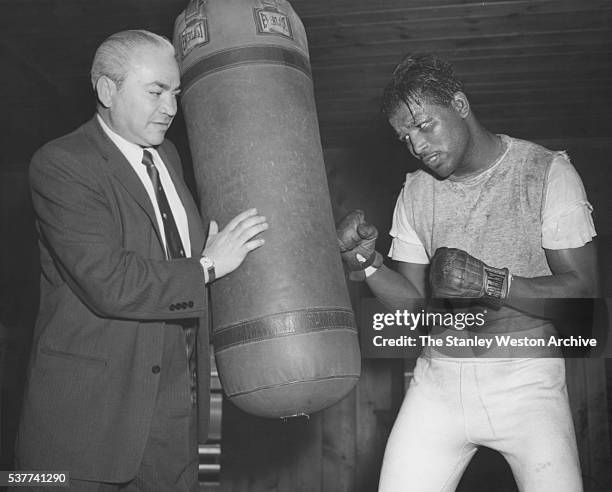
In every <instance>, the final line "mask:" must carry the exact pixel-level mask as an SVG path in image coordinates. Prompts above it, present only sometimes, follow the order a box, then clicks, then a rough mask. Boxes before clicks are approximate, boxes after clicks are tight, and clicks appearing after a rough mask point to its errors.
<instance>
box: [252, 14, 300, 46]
mask: <svg viewBox="0 0 612 492" xmlns="http://www.w3.org/2000/svg"><path fill="white" fill-rule="evenodd" d="M253 13H254V15H255V24H256V25H257V33H258V34H274V35H276V36H283V37H285V38H289V39H293V32H292V31H291V22H290V21H289V16H287V15H286V14H283V13H282V12H280V11H279V10H272V9H265V8H264V9H253Z"/></svg>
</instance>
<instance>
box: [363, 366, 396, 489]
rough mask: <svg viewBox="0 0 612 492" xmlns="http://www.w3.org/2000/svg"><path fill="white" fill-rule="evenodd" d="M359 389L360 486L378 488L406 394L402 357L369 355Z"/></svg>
mask: <svg viewBox="0 0 612 492" xmlns="http://www.w3.org/2000/svg"><path fill="white" fill-rule="evenodd" d="M362 368H363V369H362V371H363V372H362V376H361V381H360V383H359V387H358V389H357V395H358V407H357V487H358V488H357V489H356V491H358V492H370V491H372V490H376V488H377V484H378V479H379V475H380V467H381V464H382V458H383V454H384V450H385V445H386V443H387V439H388V438H389V433H390V432H391V427H392V426H393V422H394V420H395V417H396V415H397V411H398V409H399V404H400V402H401V398H402V397H403V393H402V388H403V367H402V361H401V360H386V359H366V360H364V361H363V365H362Z"/></svg>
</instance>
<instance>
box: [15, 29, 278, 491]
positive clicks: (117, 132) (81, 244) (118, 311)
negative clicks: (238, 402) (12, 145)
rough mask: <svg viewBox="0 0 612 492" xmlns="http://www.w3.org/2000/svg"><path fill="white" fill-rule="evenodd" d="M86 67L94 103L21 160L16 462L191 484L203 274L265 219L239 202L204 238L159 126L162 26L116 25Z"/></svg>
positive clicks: (89, 479)
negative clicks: (23, 301)
mask: <svg viewBox="0 0 612 492" xmlns="http://www.w3.org/2000/svg"><path fill="white" fill-rule="evenodd" d="M91 78H92V83H93V86H94V89H95V91H96V94H97V97H98V111H97V114H96V115H95V116H94V118H93V119H92V120H91V121H89V122H87V123H85V124H84V125H83V126H81V127H80V128H78V129H77V130H76V131H74V132H72V133H70V134H69V135H66V136H64V137H62V138H59V139H57V140H55V141H53V142H50V143H48V144H47V145H45V146H44V147H42V148H41V149H40V150H39V151H38V152H37V153H36V154H35V156H34V157H33V159H32V164H31V167H30V183H31V190H32V198H33V203H34V208H35V211H36V215H37V227H38V231H39V244H40V254H41V267H42V275H41V302H40V310H39V314H38V319H37V323H36V328H35V333H34V342H33V350H32V355H31V361H30V368H29V372H28V383H27V387H26V392H25V397H24V404H23V411H22V419H21V423H20V428H19V433H18V442H17V453H16V454H17V467H18V469H21V470H25V469H27V470H57V471H68V472H69V473H70V480H71V488H72V489H73V490H79V491H81V490H82V491H89V490H130V491H131V490H142V491H147V492H150V491H157V490H159V491H182V490H185V491H187V490H190V491H193V490H197V468H198V455H197V437H198V431H199V437H200V439H205V436H206V427H207V424H208V398H209V394H208V380H209V352H208V332H207V325H206V318H207V296H206V284H209V283H210V282H212V281H214V280H215V278H219V277H222V276H223V275H226V274H228V273H230V272H231V271H233V270H234V269H236V268H237V267H238V266H239V265H240V264H241V263H242V261H243V260H244V258H245V256H246V255H247V254H248V253H249V252H250V251H251V250H253V249H255V248H258V247H260V246H261V245H262V244H263V242H264V240H263V239H262V238H254V237H255V236H256V235H257V234H259V233H261V232H263V231H264V230H265V229H267V227H268V225H267V222H266V219H265V217H263V216H260V215H258V213H257V211H256V210H255V209H251V210H247V211H245V212H243V213H242V214H240V215H238V216H237V217H236V218H234V219H233V220H232V221H230V222H229V223H228V224H227V226H226V227H225V228H223V229H222V230H221V231H219V230H218V226H217V224H216V223H215V222H214V221H213V222H211V225H210V229H209V234H208V239H207V240H206V241H205V232H204V230H203V226H202V223H201V219H200V216H199V214H198V210H197V208H196V205H195V203H194V201H193V199H192V197H191V196H190V194H189V191H188V190H187V188H186V186H185V184H184V182H183V180H182V171H181V163H180V159H179V156H178V154H177V152H176V149H175V148H174V146H173V145H172V144H171V143H170V142H169V141H167V140H164V137H165V133H166V130H167V129H168V127H169V125H170V124H171V122H172V119H173V117H174V115H175V114H176V110H177V104H176V95H177V94H178V92H179V83H180V80H179V70H178V67H177V63H176V61H175V58H174V49H173V47H172V44H170V43H169V42H168V40H166V39H165V38H162V37H160V36H157V35H155V34H153V33H150V32H147V31H125V32H121V33H117V34H115V35H113V36H111V37H109V38H108V39H107V40H105V41H104V42H103V43H102V44H101V45H100V47H99V48H98V50H97V52H96V55H95V57H94V61H93V65H92V71H91ZM196 362H197V364H196ZM196 373H197V377H196ZM196 387H197V388H196ZM196 389H197V391H196ZM196 394H197V403H198V404H199V405H196ZM198 408H199V419H198V418H197V415H198V411H197V409H198ZM196 427H198V430H196Z"/></svg>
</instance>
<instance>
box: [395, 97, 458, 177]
mask: <svg viewBox="0 0 612 492" xmlns="http://www.w3.org/2000/svg"><path fill="white" fill-rule="evenodd" d="M389 123H390V124H391V126H392V127H393V129H394V130H395V132H396V133H397V136H398V138H399V139H400V140H401V141H402V142H404V143H405V144H406V146H407V147H408V150H410V153H411V154H412V155H413V156H415V157H416V158H417V159H419V160H420V161H421V162H422V163H423V164H424V165H425V166H426V167H427V168H428V169H430V170H431V171H432V172H434V173H435V174H436V175H437V176H439V177H441V178H447V177H448V176H451V175H453V174H454V175H456V176H460V175H461V174H462V166H463V164H464V163H465V161H466V153H467V148H468V144H469V132H468V129H467V126H466V123H465V114H464V112H463V111H462V110H458V108H457V107H456V106H455V104H451V105H450V106H448V107H447V106H441V105H438V104H433V103H429V102H427V101H426V100H423V99H421V100H420V101H414V102H413V103H411V104H410V106H407V105H406V104H401V105H400V106H398V108H397V109H396V110H395V112H394V113H393V114H392V115H391V117H390V118H389Z"/></svg>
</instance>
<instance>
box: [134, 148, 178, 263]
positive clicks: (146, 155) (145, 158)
mask: <svg viewBox="0 0 612 492" xmlns="http://www.w3.org/2000/svg"><path fill="white" fill-rule="evenodd" d="M142 163H143V164H144V165H145V166H146V167H147V173H148V174H149V178H151V183H152V184H153V190H154V191H155V197H156V198H157V206H158V207H159V213H160V214H161V216H162V222H163V223H164V232H165V234H166V248H167V250H168V258H170V259H172V258H184V257H185V248H183V243H182V241H181V236H180V235H179V232H178V228H177V227H176V222H175V221H174V215H172V210H171V209H170V205H169V204H168V199H167V197H166V193H165V192H164V188H163V186H162V183H161V179H159V173H158V171H157V168H156V167H155V164H154V163H153V156H152V155H151V152H149V151H148V150H146V149H144V150H143V153H142Z"/></svg>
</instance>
